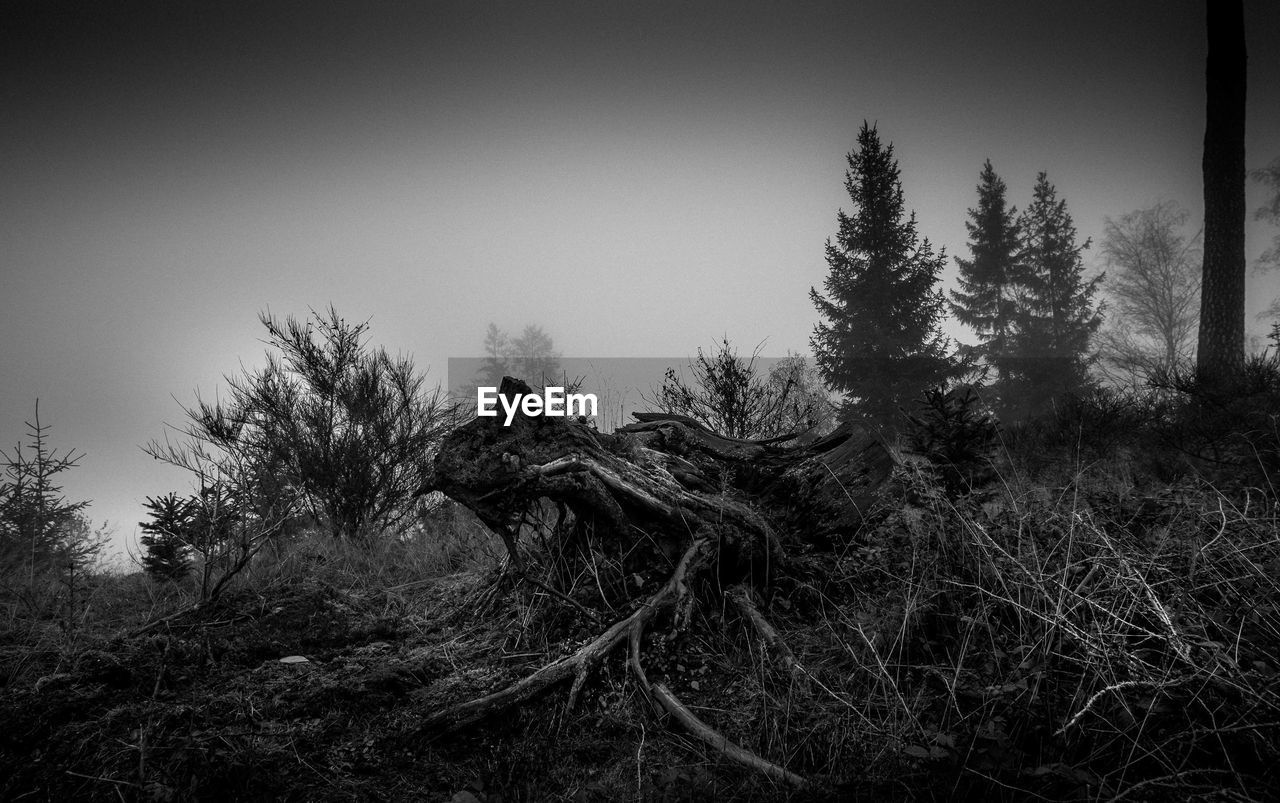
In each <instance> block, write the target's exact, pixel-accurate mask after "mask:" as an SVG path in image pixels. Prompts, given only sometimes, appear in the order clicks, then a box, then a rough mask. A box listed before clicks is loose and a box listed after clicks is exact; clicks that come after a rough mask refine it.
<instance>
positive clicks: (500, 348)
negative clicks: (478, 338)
mask: <svg viewBox="0 0 1280 803" xmlns="http://www.w3.org/2000/svg"><path fill="white" fill-rule="evenodd" d="M510 354H511V339H510V338H509V337H507V333H506V332H504V331H502V330H501V329H499V328H498V325H497V324H495V323H492V322H491V323H490V324H489V328H488V329H487V330H485V333H484V355H485V356H484V360H483V361H482V362H481V363H480V371H479V372H478V373H477V374H476V384H477V385H482V386H484V387H494V388H496V387H498V386H499V385H501V384H502V377H504V376H507V375H508V374H510V373H511V366H510V365H509V364H508V358H509V357H510Z"/></svg>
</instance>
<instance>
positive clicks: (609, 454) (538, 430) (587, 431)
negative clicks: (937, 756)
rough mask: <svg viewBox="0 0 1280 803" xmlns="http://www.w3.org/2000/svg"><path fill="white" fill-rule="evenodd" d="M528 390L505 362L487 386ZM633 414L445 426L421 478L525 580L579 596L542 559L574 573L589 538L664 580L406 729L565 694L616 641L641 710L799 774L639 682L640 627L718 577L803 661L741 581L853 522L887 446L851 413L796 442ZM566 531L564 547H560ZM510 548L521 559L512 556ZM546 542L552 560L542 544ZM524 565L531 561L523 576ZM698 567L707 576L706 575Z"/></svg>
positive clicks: (791, 777) (639, 571)
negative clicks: (550, 652)
mask: <svg viewBox="0 0 1280 803" xmlns="http://www.w3.org/2000/svg"><path fill="white" fill-rule="evenodd" d="M530 392H531V391H530V389H529V387H528V386H527V385H525V384H524V383H523V382H520V381H519V380H515V379H512V378H510V377H506V378H504V379H503V381H502V385H501V387H500V388H499V393H501V394H502V395H504V396H507V397H508V398H511V397H513V396H517V395H521V394H527V393H530ZM636 418H637V421H636V423H634V424H631V425H628V426H626V427H622V428H620V429H619V430H618V432H616V433H614V434H603V433H600V432H596V431H595V430H594V429H592V428H590V427H589V426H588V425H587V424H586V423H585V422H584V421H579V420H573V419H566V418H563V417H548V416H540V415H539V416H524V415H522V414H519V413H517V414H516V416H515V418H514V419H513V421H512V422H511V425H510V426H505V425H504V424H503V421H502V419H501V418H493V417H485V418H480V417H477V418H476V419H475V420H474V421H472V422H470V423H468V424H466V425H464V426H462V427H460V428H458V429H457V430H455V431H454V432H453V433H451V434H450V435H449V437H448V438H446V439H445V442H444V443H443V445H442V446H441V450H440V453H439V455H438V457H437V458H436V463H435V471H434V474H433V476H432V478H431V481H430V488H431V489H436V490H440V491H442V492H444V493H445V494H447V495H448V496H450V497H451V498H453V499H454V500H455V501H457V502H460V503H461V504H463V505H466V506H467V507H468V508H470V509H471V510H472V511H474V512H475V513H476V515H477V516H478V517H479V518H480V519H481V521H483V522H485V523H486V524H487V525H488V526H489V527H491V528H492V529H494V530H495V531H496V532H497V533H499V535H501V536H502V538H503V540H504V543H505V544H506V545H507V548H508V550H509V551H510V553H511V566H512V567H514V568H516V570H517V571H518V572H520V573H521V574H522V575H523V576H524V577H526V578H528V579H530V580H531V581H532V584H533V585H535V586H537V587H540V588H541V589H542V590H544V591H547V592H550V593H551V595H552V596H553V597H558V598H559V599H561V600H562V601H563V602H565V604H571V605H573V606H574V607H579V608H580V607H581V604H580V602H579V601H578V600H576V599H574V598H573V597H572V596H570V595H569V594H567V593H565V591H564V590H563V589H562V588H557V587H556V585H555V576H554V575H555V572H554V571H553V570H554V569H555V568H556V567H561V568H563V566H562V564H563V563H564V562H565V561H566V560H573V559H574V558H573V556H574V555H577V556H578V558H577V559H578V560H580V561H581V565H579V566H570V567H568V569H567V570H566V571H563V572H562V576H579V575H580V571H579V570H580V569H585V568H586V566H587V562H588V561H594V560H595V558H594V556H595V554H596V551H593V550H596V548H601V549H599V550H598V551H599V552H601V553H603V554H611V555H612V554H617V555H619V556H620V557H619V558H618V560H619V561H620V562H622V565H621V568H622V571H623V573H624V575H625V576H626V577H628V578H631V577H640V578H641V580H643V578H644V576H653V575H654V574H655V573H656V572H658V571H660V572H661V573H662V576H664V577H665V580H664V581H663V582H662V583H661V585H660V587H659V588H658V589H657V591H656V592H654V593H651V594H649V595H648V596H640V597H638V598H635V599H630V600H627V601H625V602H624V603H623V610H629V611H630V613H629V614H627V615H626V616H624V617H623V618H621V619H619V620H618V621H616V622H615V623H614V624H613V625H611V626H609V627H608V628H606V629H604V630H603V632H601V633H599V635H597V636H596V637H595V638H593V639H592V640H591V641H589V642H588V643H587V644H586V645H585V646H583V647H580V648H578V649H577V650H575V651H574V652H572V653H571V654H569V655H567V656H565V657H563V658H560V659H558V660H555V661H552V662H550V663H548V664H546V665H545V666H543V667H542V668H540V669H538V670H537V671H535V672H533V673H532V674H530V675H528V676H526V677H524V678H522V679H520V680H518V681H516V682H514V683H512V684H511V685H509V686H507V687H506V688H503V689H499V690H497V691H494V692H491V693H489V694H486V695H484V696H482V697H479V698H477V699H474V700H467V701H463V702H459V703H455V704H452V705H450V706H447V707H445V708H443V709H441V710H437V711H433V712H430V713H427V714H425V715H424V716H423V718H422V719H421V720H420V721H419V724H418V727H417V732H419V733H421V734H423V735H426V734H430V733H439V732H441V731H446V732H447V731H451V730H455V729H458V728H462V727H466V726H468V725H471V724H473V723H476V722H478V721H480V720H481V719H483V718H486V717H489V716H491V715H493V714H496V713H499V712H502V711H504V710H507V709H509V708H511V707H513V706H516V705H519V704H521V703H524V702H525V701H528V700H530V699H532V698H533V697H535V696H537V695H539V694H542V693H543V692H545V691H547V690H549V689H551V688H552V687H554V686H556V685H558V684H560V683H562V682H565V681H568V680H570V679H572V686H571V688H570V691H569V699H568V705H569V707H570V708H572V707H573V705H574V703H575V701H576V700H577V698H578V695H579V693H580V691H581V690H582V688H583V686H584V685H585V683H587V681H588V679H589V677H590V676H591V674H592V671H593V670H594V668H595V667H596V666H597V665H598V664H599V663H600V662H601V661H602V660H604V659H605V657H606V656H608V655H609V653H610V652H612V651H613V650H614V649H615V648H616V647H618V645H620V644H622V643H624V642H626V643H627V644H628V645H629V648H630V649H629V657H628V665H629V667H630V669H631V673H632V675H633V676H634V677H635V679H636V681H637V682H638V683H639V684H640V688H641V689H642V691H643V692H644V694H645V696H646V698H647V699H648V700H649V701H650V702H651V703H652V704H653V705H654V706H655V710H656V711H659V712H662V713H664V714H665V715H667V716H669V717H670V718H671V719H672V720H673V721H675V722H678V723H680V724H681V725H682V726H683V727H684V728H685V729H687V730H688V731H689V732H690V733H691V734H693V735H694V736H696V737H697V738H699V739H700V740H702V741H703V742H705V743H706V744H708V745H710V746H711V747H712V748H714V749H715V750H717V751H719V752H720V753H722V754H723V755H725V756H726V757H727V758H729V759H731V760H733V761H736V762H738V763H740V764H742V765H743V766H746V767H750V768H753V769H755V770H758V771H760V772H763V773H764V774H766V775H768V776H770V777H772V778H774V779H775V780H778V781H780V782H783V783H786V784H790V785H792V786H796V787H804V786H806V785H807V781H806V780H805V779H804V778H802V777H800V776H799V775H796V774H795V773H793V772H790V771H789V770H787V769H785V768H783V767H780V766H778V765H777V764H774V763H772V762H770V761H768V760H767V759H765V758H763V757H761V756H759V755H756V754H755V753H753V752H751V751H750V750H748V749H746V748H744V747H741V746H739V745H737V744H735V743H733V742H731V741H730V740H729V739H728V738H726V737H725V736H723V735H722V734H720V733H719V732H717V731H716V730H715V729H714V728H712V727H711V726H710V725H708V724H707V723H705V722H703V721H702V720H700V719H699V718H698V717H696V716H694V715H693V713H692V712H691V711H690V710H689V708H688V707H687V706H685V705H684V704H683V703H682V702H681V701H680V700H679V699H678V698H677V697H676V695H675V694H674V693H672V691H671V690H670V689H669V688H667V687H666V686H664V685H663V684H661V683H650V682H649V679H648V677H647V675H646V673H645V671H644V665H643V651H644V642H643V639H644V636H645V634H646V632H647V631H648V630H649V629H650V628H651V626H653V625H654V624H655V623H657V622H658V621H659V620H660V619H661V620H666V621H667V628H668V634H669V635H672V634H674V633H678V632H679V631H681V630H683V629H684V628H685V627H686V626H687V625H688V624H689V623H690V622H691V621H693V618H694V612H695V606H696V604H697V600H698V598H699V596H702V597H703V598H704V599H705V598H706V597H714V596H715V595H718V594H719V593H720V591H719V589H731V592H730V600H731V601H732V602H733V604H734V605H736V606H737V608H738V610H739V611H740V612H741V613H742V617H743V621H744V623H748V624H749V626H750V627H751V628H752V629H753V630H754V632H756V633H757V634H759V636H760V637H761V638H762V639H764V641H765V642H766V644H767V645H768V647H769V649H770V650H771V652H772V653H773V654H774V656H775V657H776V659H777V661H778V662H779V665H780V666H781V667H783V668H784V670H786V671H788V672H791V673H793V674H804V670H803V667H801V666H800V665H799V664H798V663H797V662H796V660H795V657H794V656H793V655H792V654H791V651H790V650H789V649H788V648H787V646H786V643H785V641H784V640H783V637H782V636H781V634H779V633H778V631H777V630H776V629H775V628H774V627H773V626H772V625H771V624H770V623H769V621H768V620H767V619H766V618H765V616H764V614H763V613H761V611H760V609H759V608H758V607H757V603H756V600H755V597H754V595H753V594H754V592H753V590H752V589H754V588H760V587H765V586H767V585H768V584H769V583H771V582H772V581H773V580H774V579H775V578H776V577H777V576H778V574H779V573H783V572H785V571H786V570H787V566H788V563H789V555H790V554H792V552H793V551H795V550H809V549H812V548H814V547H815V546H822V545H824V544H827V545H829V544H830V543H831V542H832V541H835V540H837V539H840V538H842V537H845V536H847V535H849V534H850V533H851V532H853V531H854V530H856V529H858V528H859V527H861V526H862V524H863V518H864V515H865V513H866V511H867V510H868V509H869V507H870V506H871V503H872V501H873V499H874V495H875V493H876V491H877V489H878V488H879V486H880V485H881V483H883V482H884V481H885V480H886V479H887V478H888V477H889V474H890V472H891V470H892V467H893V461H892V458H891V456H890V454H889V452H888V451H887V450H886V449H885V447H884V446H883V445H882V444H881V443H880V442H879V441H877V440H876V439H874V438H873V437H871V436H869V435H866V434H860V433H858V432H856V431H855V430H853V429H851V428H843V429H840V430H837V431H836V432H834V433H832V434H831V435H829V436H827V437H826V438H823V439H821V440H818V441H817V442H815V443H812V444H809V445H807V446H802V445H796V441H795V440H794V439H791V440H790V445H789V443H788V441H787V440H785V439H777V438H775V439H771V440H769V441H752V440H743V439H740V438H729V437H725V436H722V435H719V434H717V433H715V432H711V431H710V430H708V429H707V428H706V427H704V426H702V425H701V424H699V423H698V422H696V421H694V420H693V419H690V418H687V417H684V416H679V415H664V414H637V415H636ZM423 490H424V491H425V490H427V488H424V489H423ZM549 508H554V509H555V510H557V511H559V513H560V515H558V516H557V517H556V523H555V525H552V526H548V525H547V521H546V520H547V515H546V511H547V510H548V509H549ZM539 517H540V520H541V522H542V524H541V526H540V527H539V528H538V532H539V534H540V535H539V538H538V539H534V538H531V537H526V536H527V533H526V529H527V528H526V525H527V524H528V523H529V522H530V521H531V520H532V519H536V518H539ZM548 537H549V538H550V539H551V541H552V542H553V543H552V544H551V545H550V546H548V544H547V539H548ZM557 539H558V540H559V543H555V542H556V541H557ZM573 546H576V547H577V548H578V550H577V552H574V550H573V549H570V548H568V547H573ZM602 547H608V549H603V548H602ZM615 547H616V548H615ZM539 548H540V549H541V550H542V552H543V553H542V554H539ZM526 550H528V551H529V553H530V555H529V557H531V558H532V559H531V560H528V561H526V560H525V555H524V552H525V551H526ZM548 550H550V551H553V552H554V554H555V555H556V559H555V560H554V561H550V562H548V561H546V560H545V557H546V555H545V553H546V552H547V551H548ZM566 556H568V557H566ZM548 565H550V567H551V570H547V567H548ZM531 567H532V568H531ZM539 568H541V569H543V570H547V574H546V576H544V577H541V578H532V577H530V575H529V572H530V571H534V570H536V569H539ZM592 568H594V564H592ZM713 572H714V582H710V581H708V580H707V577H706V576H707V575H710V574H712V573H713ZM633 573H634V574H633ZM641 585H648V584H647V583H644V582H642V583H641ZM601 593H602V594H603V593H604V591H603V590H601ZM669 643H673V642H669Z"/></svg>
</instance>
